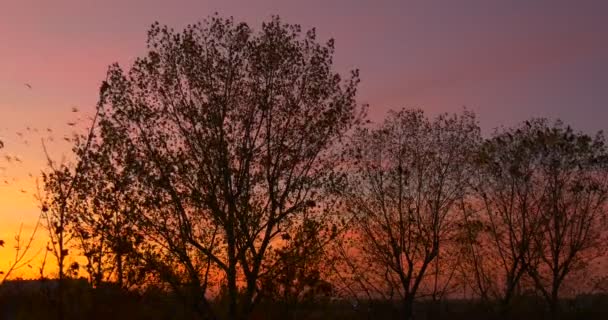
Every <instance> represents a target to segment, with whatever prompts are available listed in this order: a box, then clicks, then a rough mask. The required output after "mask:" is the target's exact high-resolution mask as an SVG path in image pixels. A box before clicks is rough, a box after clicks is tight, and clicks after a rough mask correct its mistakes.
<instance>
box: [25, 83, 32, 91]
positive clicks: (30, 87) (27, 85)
mask: <svg viewBox="0 0 608 320" xmlns="http://www.w3.org/2000/svg"><path fill="white" fill-rule="evenodd" d="M24 85H25V86H26V87H28V88H29V89H30V90H31V89H32V85H30V84H29V83H24Z"/></svg>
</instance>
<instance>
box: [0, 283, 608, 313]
mask: <svg viewBox="0 0 608 320" xmlns="http://www.w3.org/2000/svg"><path fill="white" fill-rule="evenodd" d="M66 289H67V290H66V292H65V296H64V302H63V305H64V308H63V317H62V318H63V319H64V320H72V319H87V320H96V319H100V320H102V319H103V320H122V319H129V320H138V319H141V320H144V319H146V320H148V319H159V320H160V319H176V320H179V319H199V317H198V316H197V314H195V313H193V312H192V311H191V310H192V309H191V308H190V307H189V306H186V305H184V304H183V303H182V301H183V300H180V299H178V298H176V297H175V296H173V295H171V294H168V293H166V292H164V291H162V290H158V289H154V288H152V289H148V290H146V291H142V292H133V291H125V290H119V289H116V288H112V287H110V288H101V289H93V288H90V287H85V286H80V287H78V286H74V287H70V288H66ZM224 300H226V299H215V300H214V301H213V303H214V307H215V308H214V309H216V310H223V309H227V308H224V307H225V304H226V301H224ZM606 305H608V295H605V294H602V295H600V294H598V295H585V296H579V297H577V298H574V299H564V300H562V302H561V309H560V314H559V316H558V319H605V317H606V307H605V306H606ZM217 317H218V318H219V319H227V315H226V314H222V313H221V312H220V313H218V314H217ZM402 317H403V315H402V313H401V310H400V308H399V304H397V303H395V304H392V303H390V302H386V301H365V302H359V303H353V302H352V301H346V300H337V299H332V300H329V299H325V300H317V301H309V302H300V303H298V304H287V303H285V302H282V301H274V302H273V301H268V302H265V303H262V304H260V305H258V306H257V308H256V309H255V311H254V312H253V313H252V314H251V315H250V317H249V319H333V320H340V319H401V318H402ZM0 319H2V320H4V319H6V320H22V319H23V320H29V319H59V300H58V299H57V295H56V294H55V292H54V291H53V290H52V289H51V290H39V291H35V292H32V291H21V292H20V291H14V290H6V289H5V288H1V287H0ZM414 319H450V320H460V319H462V320H464V319H552V317H551V316H550V315H549V312H548V311H547V310H546V308H545V305H544V304H543V301H542V300H541V299H540V298H535V297H519V298H517V299H514V301H513V302H512V303H511V305H510V306H509V308H508V310H506V309H505V308H504V307H501V306H500V304H499V303H488V302H485V303H482V302H480V301H472V300H446V301H442V302H432V301H419V302H417V303H416V304H415V305H414Z"/></svg>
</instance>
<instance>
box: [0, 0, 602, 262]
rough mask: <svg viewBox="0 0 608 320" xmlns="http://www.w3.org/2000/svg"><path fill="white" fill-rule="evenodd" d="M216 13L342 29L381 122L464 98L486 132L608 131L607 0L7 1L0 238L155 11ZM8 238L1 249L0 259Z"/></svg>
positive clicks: (33, 212)
mask: <svg viewBox="0 0 608 320" xmlns="http://www.w3.org/2000/svg"><path fill="white" fill-rule="evenodd" d="M214 12H218V13H219V14H220V15H223V16H234V17H235V19H236V20H237V21H240V20H244V21H247V22H249V23H250V24H251V25H252V26H257V25H258V24H259V23H260V22H261V21H264V20H266V19H268V18H269V17H270V16H271V15H272V14H278V15H280V16H281V17H282V18H283V19H284V20H285V21H286V22H289V23H298V24H301V25H302V26H303V27H304V28H305V29H307V28H310V27H316V28H317V31H318V34H319V35H320V37H321V39H327V38H330V37H333V38H335V39H336V56H335V63H336V67H337V70H339V71H342V72H345V71H347V70H349V69H352V68H359V69H360V71H361V78H362V83H361V86H360V93H359V101H360V102H361V103H368V104H369V105H370V111H369V113H370V116H371V118H372V119H373V120H379V119H381V118H382V117H383V115H384V114H385V112H386V111H387V110H388V109H390V108H401V107H420V108H422V109H424V110H428V112H430V113H432V114H434V113H437V112H452V111H459V110H461V109H462V107H463V106H466V107H467V108H469V109H472V110H474V111H475V112H476V113H477V115H478V116H479V119H480V121H481V126H482V129H483V130H484V132H485V133H488V132H490V131H491V129H492V128H495V127H497V126H501V125H506V126H508V125H512V124H515V123H517V122H519V121H522V120H524V119H527V118H529V117H533V116H542V117H549V118H561V119H563V120H564V121H565V122H567V123H569V124H571V125H573V126H574V127H575V128H577V129H581V130H585V131H589V132H592V131H597V130H604V129H608V121H607V120H608V21H607V20H606V17H608V1H602V0H597V1H555V0H553V1H549V0H547V1H524V0H521V1H516V0H514V1H488V0H485V1H484V0H478V1H473V0H471V1H466V0H461V1H448V0H445V1H432V0H431V1H422V0H421V1H355V0H350V1H347V0H341V1H330V0H324V1H316V0H314V1H313V0H308V1H297V2H296V1H288V0H283V1H278V0H276V1H204V0H189V1H186V0H174V1H170V0H162V1H161V0H137V1H136V0H104V1H97V0H52V1H49V0H0V139H2V140H3V141H4V143H5V148H4V149H3V150H1V151H0V155H1V158H0V178H1V179H0V239H5V240H7V241H8V243H9V246H7V247H8V248H9V249H11V246H12V245H10V243H11V241H12V238H13V235H14V233H15V232H16V230H17V228H18V226H19V224H20V223H24V225H25V226H26V230H27V228H31V226H32V225H33V224H34V222H35V219H36V216H37V214H38V210H37V202H36V201H35V199H34V194H35V191H36V187H35V179H34V178H35V177H36V176H38V175H39V173H40V170H41V169H43V166H44V163H45V162H44V159H45V158H44V153H43V151H42V150H43V149H42V145H41V139H45V140H46V144H47V147H48V149H49V151H50V154H51V156H52V157H53V158H54V159H56V160H58V161H60V160H61V159H62V157H64V156H67V155H68V152H67V151H68V150H69V144H68V143H66V142H65V141H63V138H64V137H65V136H67V135H69V134H70V132H72V131H74V130H78V128H82V127H84V126H86V123H87V115H88V114H90V113H91V112H92V110H93V105H94V104H95V102H96V95H97V93H98V88H99V84H100V82H101V80H102V79H104V77H105V70H106V68H107V66H108V65H109V64H110V63H112V62H116V61H117V62H119V63H121V64H123V65H125V66H126V65H127V64H129V63H130V62H132V61H133V59H134V58H135V57H136V56H139V55H142V54H144V53H145V51H144V49H145V40H146V30H147V29H148V27H149V26H150V24H151V23H152V22H154V21H159V22H160V23H162V24H168V25H170V26H173V27H175V28H181V27H183V26H184V25H186V24H188V23H193V22H196V21H198V20H201V19H202V18H205V17H206V16H208V15H210V14H212V13H214ZM30 87H31V88H30ZM74 107H76V108H77V109H78V112H73V111H72V109H73V108H74ZM72 122H75V123H77V124H76V125H75V126H70V125H68V123H72ZM28 128H29V129H28ZM48 129H50V131H49V130H48ZM50 137H52V138H53V141H50V140H49V138H50ZM6 156H8V157H6ZM15 157H17V158H18V160H15ZM29 174H32V177H30V176H29ZM44 236H45V234H44V233H41V234H40V235H39V237H38V238H39V242H41V241H45V240H44ZM9 249H7V248H0V264H2V265H0V269H2V268H3V267H4V264H5V259H7V257H6V255H7V254H8V253H10V250H9Z"/></svg>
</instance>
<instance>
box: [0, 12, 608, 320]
mask: <svg viewBox="0 0 608 320" xmlns="http://www.w3.org/2000/svg"><path fill="white" fill-rule="evenodd" d="M333 54H334V42H333V40H329V41H327V42H325V43H320V42H319V41H318V40H317V38H316V33H315V30H314V29H312V30H308V31H306V32H303V31H302V30H301V28H300V26H298V25H293V24H286V23H284V22H282V21H281V20H280V19H279V18H278V17H274V18H272V19H271V20H270V21H268V22H266V23H264V24H262V26H261V28H260V30H258V31H255V30H252V29H251V28H250V27H249V26H248V25H247V24H245V23H237V22H235V21H234V20H233V19H232V18H229V19H226V18H222V17H219V16H217V15H215V16H211V17H209V18H208V19H207V20H205V21H203V22H201V23H198V24H194V25H189V26H187V27H186V28H185V29H184V30H183V31H181V32H176V31H174V30H173V29H170V28H168V27H165V26H161V25H159V24H157V23H156V24H153V25H152V27H151V28H150V30H149V33H148V53H147V55H146V56H144V57H141V58H138V59H137V60H136V61H135V62H134V63H133V65H132V66H131V67H130V69H129V70H128V71H125V70H123V69H122V68H121V67H120V66H118V65H117V64H114V65H112V66H111V67H110V68H109V70H108V73H107V77H106V79H105V81H103V82H102V86H101V88H100V96H99V103H98V105H97V108H96V114H95V117H94V119H93V124H92V125H91V127H90V131H88V132H86V133H84V134H82V135H80V136H79V138H78V139H76V142H75V144H74V148H73V151H74V156H75V161H74V162H73V163H72V164H63V163H57V162H54V161H53V160H52V159H50V158H49V161H48V163H49V167H48V169H47V170H46V171H45V173H44V175H43V184H42V186H43V190H42V191H43V192H42V197H41V199H40V202H41V204H40V206H41V211H42V220H43V222H44V224H45V226H46V227H47V229H48V231H49V236H50V245H49V248H48V250H49V252H50V253H51V254H52V256H53V257H54V258H55V261H54V262H55V263H56V266H57V270H58V276H57V280H52V279H49V280H46V281H47V285H41V286H43V287H45V288H46V290H47V293H48V294H46V295H43V294H36V295H35V296H32V295H31V294H30V293H23V292H25V291H23V292H22V293H21V296H20V293H19V291H18V290H17V291H15V290H13V291H10V290H4V291H2V290H0V296H2V292H4V296H3V297H4V298H3V299H5V300H4V301H12V302H11V304H10V305H12V306H13V307H12V308H13V309H18V308H17V307H16V306H17V305H20V303H21V305H23V303H24V301H25V300H27V301H29V302H28V303H26V305H32V306H33V307H32V308H22V309H20V311H18V312H21V314H22V315H24V317H28V316H29V317H37V315H41V314H40V313H44V315H45V316H46V317H57V318H59V319H75V318H83V317H87V318H90V319H95V318H100V319H101V318H108V317H114V318H121V319H123V318H124V319H138V318H141V319H144V318H145V319H151V318H158V319H169V318H172V319H178V318H183V319H193V318H200V319H254V318H256V319H271V318H276V319H305V318H308V319H313V318H314V319H319V318H329V317H331V318H337V319H356V318H360V319H364V318H379V319H380V318H387V319H388V318H403V319H411V318H420V317H425V318H430V319H432V318H446V317H450V318H462V319H464V318H469V319H470V318H475V317H479V318H503V317H504V318H522V317H526V316H530V317H550V318H558V317H580V316H582V315H584V316H585V317H591V316H592V315H593V312H600V313H601V312H605V311H606V308H605V307H601V306H598V305H594V304H593V303H594V302H593V301H592V300H593V299H599V300H597V301H600V302H597V303H598V304H599V303H602V302H601V301H603V303H605V301H606V300H605V299H604V300H601V299H600V298H601V296H600V295H592V294H599V293H605V292H606V291H605V290H606V288H602V287H601V285H602V281H600V280H601V277H603V276H606V274H602V273H601V272H600V271H601V270H602V269H601V268H596V269H598V270H596V271H591V270H593V267H594V266H596V264H595V263H596V262H597V261H600V259H601V258H605V256H606V246H605V236H606V232H605V228H606V218H607V216H606V212H607V211H606V210H607V207H606V204H607V203H608V202H607V201H608V150H607V149H606V145H605V140H604V136H603V134H602V133H598V134H596V135H594V136H590V135H588V134H585V133H583V132H578V131H575V130H573V129H572V128H570V127H569V126H567V125H565V124H563V123H561V122H559V121H557V122H550V121H548V120H545V119H530V120H528V121H525V122H523V123H521V124H520V125H518V126H515V127H513V128H500V129H497V130H496V131H495V132H494V133H493V134H492V135H491V136H490V137H488V138H484V137H482V135H481V133H480V129H479V125H478V122H477V119H476V118H475V115H474V114H473V113H472V112H470V111H467V110H464V111H463V112H461V113H459V114H441V115H438V116H436V117H429V116H427V115H425V114H424V112H423V111H421V110H407V109H403V110H398V111H392V112H389V113H388V115H387V116H386V118H385V120H384V121H383V122H381V123H379V124H373V123H371V122H370V121H368V120H367V116H366V112H367V110H368V107H367V106H361V105H359V104H358V103H357V102H356V91H357V85H358V83H359V74H358V71H357V70H354V71H352V72H351V73H349V74H348V75H347V76H346V77H344V76H341V75H339V74H338V73H336V72H335V71H334V70H333V60H332V59H333ZM45 261H46V259H45ZM581 275H582V276H583V277H582V278H581ZM41 276H42V271H41ZM81 276H84V277H85V279H86V283H84V284H83V283H82V282H75V280H73V279H75V278H79V277H81ZM580 279H583V280H587V281H588V283H584V281H581V280H580ZM5 287H6V284H5ZM13 287H19V286H18V285H13ZM9 291H10V292H12V293H11V294H7V292H9ZM28 292H29V291H28ZM581 292H585V293H589V294H590V295H588V296H587V297H586V298H583V297H582V296H578V297H577V294H578V293H581ZM23 294H25V296H26V297H24V296H23ZM11 297H12V299H13V300H10V299H11ZM0 304H2V303H1V302H0ZM7 305H9V304H8V303H4V304H3V305H2V308H6V307H7ZM36 306H38V307H36ZM114 309H115V310H116V311H115V312H110V310H114ZM41 310H46V311H41ZM49 310H50V311H49ZM11 312H17V311H11ZM585 312H586V313H585ZM0 314H1V313H0ZM41 316H42V315H41ZM598 316H599V313H598Z"/></svg>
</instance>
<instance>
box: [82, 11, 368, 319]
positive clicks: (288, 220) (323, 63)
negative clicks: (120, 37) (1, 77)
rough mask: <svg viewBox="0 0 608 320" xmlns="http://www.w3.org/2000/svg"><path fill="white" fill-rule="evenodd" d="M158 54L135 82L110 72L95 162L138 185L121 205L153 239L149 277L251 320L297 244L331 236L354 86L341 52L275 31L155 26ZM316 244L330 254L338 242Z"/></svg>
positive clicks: (145, 60)
mask: <svg viewBox="0 0 608 320" xmlns="http://www.w3.org/2000/svg"><path fill="white" fill-rule="evenodd" d="M148 49H149V52H148V54H147V55H146V56H145V57H141V58H138V59H137V60H136V61H135V63H134V64H133V65H132V67H131V68H130V70H129V71H128V72H125V71H123V70H122V69H121V68H120V67H119V66H118V65H114V66H112V67H111V68H110V70H109V72H108V80H107V90H106V91H105V92H104V95H103V96H102V99H103V101H102V107H101V111H100V122H99V126H98V128H96V134H97V138H96V139H95V142H94V143H93V144H92V150H93V151H92V152H97V151H96V150H101V149H103V150H106V151H104V152H105V154H106V155H108V156H109V158H106V157H104V158H103V159H104V160H103V161H104V163H106V165H107V164H112V165H113V166H114V169H115V170H109V172H121V173H120V175H119V176H120V177H128V182H129V183H128V184H121V187H120V188H116V189H115V190H114V192H119V193H128V194H129V195H130V197H129V201H130V202H135V204H134V205H133V206H131V207H130V208H131V209H132V210H125V211H122V212H121V214H124V215H128V218H125V219H121V220H124V221H127V220H128V221H129V223H130V226H131V227H130V228H131V229H130V230H131V232H132V234H138V235H141V236H142V237H144V238H145V240H146V242H145V245H143V246H141V247H140V248H138V249H137V250H138V251H139V252H140V256H141V258H142V260H144V261H147V265H148V267H150V268H152V269H154V270H155V271H156V272H157V273H158V274H159V275H160V276H161V277H164V279H166V280H167V281H168V282H171V283H172V285H173V287H174V288H179V287H183V286H184V285H187V286H188V287H189V288H192V290H191V291H190V294H191V296H192V295H195V297H196V298H197V299H195V300H196V301H197V302H195V305H196V306H198V307H199V310H200V311H201V312H202V314H203V315H204V316H209V317H211V316H213V315H214V314H217V312H213V311H212V310H211V308H210V306H209V304H208V303H207V296H208V292H207V290H208V286H207V284H208V282H209V281H210V279H211V278H214V279H218V280H219V281H221V282H222V283H224V285H225V288H226V292H227V296H228V297H227V299H228V316H229V318H231V319H238V318H245V317H246V316H247V315H248V314H250V313H251V311H252V310H253V307H254V306H255V304H256V303H257V302H258V301H259V299H260V298H261V297H262V296H263V294H262V292H261V290H262V287H261V285H262V281H261V280H262V278H263V277H264V276H265V275H269V274H274V273H275V272H276V271H277V270H276V268H279V267H280V266H282V265H284V264H283V263H278V262H277V259H280V257H282V256H290V254H289V253H288V252H287V250H297V251H298V255H301V254H302V253H303V252H305V251H302V250H300V249H301V248H298V247H297V246H292V245H290V242H291V241H296V240H297V239H298V237H296V236H295V234H296V233H297V230H301V228H302V227H304V228H305V227H306V226H307V225H312V223H314V225H321V226H324V225H327V224H326V223H327V222H328V221H327V219H329V218H330V217H329V215H328V212H329V211H331V208H332V206H331V205H330V204H329V203H328V202H327V201H325V200H326V199H324V198H323V194H324V192H323V191H324V188H325V186H326V184H327V183H328V182H329V181H331V180H334V179H338V178H339V177H340V174H339V172H337V169H336V168H338V166H337V165H336V164H337V161H339V156H338V154H337V153H336V152H335V151H334V148H333V147H334V146H335V144H336V143H337V142H339V141H340V140H341V138H342V137H343V135H344V134H345V133H346V132H347V131H348V130H349V129H350V128H351V127H352V126H353V125H355V124H356V122H357V121H358V119H359V118H360V117H359V115H360V114H359V113H358V110H359V108H358V107H357V106H356V103H355V93H356V86H357V83H358V81H359V80H358V75H357V72H356V71H353V72H352V73H351V74H350V76H349V77H347V78H346V79H343V78H342V77H341V76H340V75H339V74H337V73H336V72H335V71H333V66H332V64H333V61H332V57H333V52H334V42H333V40H329V41H327V42H326V43H325V44H320V43H319V42H318V41H317V39H316V34H315V31H314V30H310V31H308V32H306V33H304V34H303V33H302V32H301V30H300V27H299V26H298V25H290V24H284V23H283V22H281V20H279V18H273V19H272V20H270V21H268V22H266V23H264V24H262V27H261V29H260V30H259V31H254V30H252V29H251V28H250V27H249V26H248V25H247V24H245V23H235V22H234V21H233V20H232V19H223V18H220V17H217V16H213V17H210V18H209V19H208V20H205V21H204V22H202V23H198V24H195V25H190V26H187V27H186V28H185V29H184V30H183V31H182V32H175V31H173V30H172V29H169V28H168V27H163V26H160V25H159V24H154V25H153V26H152V28H151V29H150V31H149V37H148ZM84 158H85V159H86V160H87V161H90V160H92V159H93V158H86V157H84ZM115 176H116V175H114V177H113V175H107V176H106V177H105V178H104V179H110V182H111V183H110V184H112V183H113V182H112V179H115V178H116V177H115ZM97 178H98V179H102V177H97ZM315 232H316V233H317V234H316V235H315V237H316V239H317V238H318V239H319V240H318V243H324V240H322V238H323V237H325V238H326V239H329V237H332V236H333V233H334V230H331V228H320V229H318V230H316V231H315ZM319 237H320V238H319ZM278 250H279V251H280V252H279V251H278ZM313 253H316V252H312V253H311V254H313ZM214 270H215V271H216V273H215V274H211V275H210V272H211V273H213V271H214ZM171 279H174V281H172V280H171ZM175 279H179V280H175Z"/></svg>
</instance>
